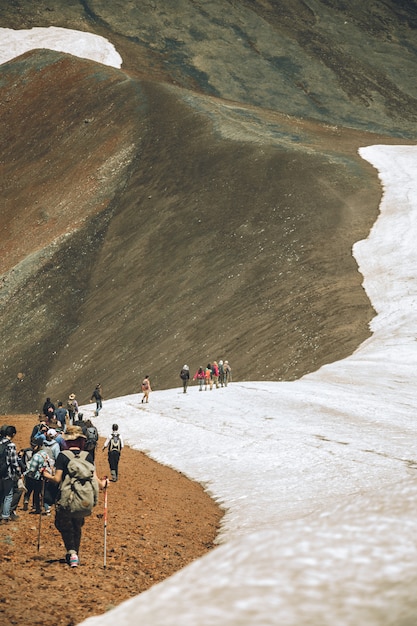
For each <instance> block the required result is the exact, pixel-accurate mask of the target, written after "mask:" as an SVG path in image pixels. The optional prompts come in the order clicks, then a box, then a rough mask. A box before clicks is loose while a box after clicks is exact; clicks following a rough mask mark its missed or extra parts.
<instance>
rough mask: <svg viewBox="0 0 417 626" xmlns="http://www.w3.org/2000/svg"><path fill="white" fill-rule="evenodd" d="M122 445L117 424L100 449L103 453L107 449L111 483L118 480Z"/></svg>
mask: <svg viewBox="0 0 417 626" xmlns="http://www.w3.org/2000/svg"><path fill="white" fill-rule="evenodd" d="M123 445H124V444H123V438H122V436H121V435H120V434H119V427H118V425H117V424H113V426H112V433H111V435H110V436H109V437H107V439H106V441H105V442H104V445H103V448H102V449H103V451H104V450H105V449H106V448H107V449H108V455H107V458H108V460H109V466H110V473H111V480H112V482H116V481H117V480H118V478H119V461H120V454H121V452H122V449H123Z"/></svg>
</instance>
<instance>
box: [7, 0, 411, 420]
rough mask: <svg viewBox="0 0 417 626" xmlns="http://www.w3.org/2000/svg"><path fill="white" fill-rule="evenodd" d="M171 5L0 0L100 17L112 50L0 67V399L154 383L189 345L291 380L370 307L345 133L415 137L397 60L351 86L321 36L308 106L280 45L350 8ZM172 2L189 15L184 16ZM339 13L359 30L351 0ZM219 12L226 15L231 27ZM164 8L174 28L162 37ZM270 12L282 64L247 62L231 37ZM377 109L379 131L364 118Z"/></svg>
mask: <svg viewBox="0 0 417 626" xmlns="http://www.w3.org/2000/svg"><path fill="white" fill-rule="evenodd" d="M177 4H178V6H177V9H178V11H177V13H173V12H172V11H173V9H172V7H173V5H172V4H170V3H166V4H165V5H164V3H159V4H158V9H157V8H156V6H153V3H146V2H145V3H141V4H140V6H139V4H138V3H129V7H130V9H129V11H127V12H126V14H123V13H122V12H120V11H118V10H117V9H118V6H119V5H118V3H117V2H116V3H112V9H110V8H109V5H108V3H101V2H90V3H87V2H83V3H76V2H74V3H64V2H63V3H60V2H56V3H55V4H54V9H53V10H47V5H46V4H45V3H44V2H42V1H41V2H39V3H36V6H35V5H33V3H26V2H24V1H22V2H19V3H14V4H13V6H9V7H8V9H6V8H5V7H2V8H1V9H0V21H1V25H2V26H9V27H10V26H13V27H18V26H19V27H28V26H33V25H37V26H45V25H48V24H55V25H60V26H69V27H72V28H82V29H87V30H92V31H94V32H97V33H99V34H103V35H105V36H107V37H108V38H109V39H110V40H112V41H113V43H115V45H116V46H117V47H118V49H119V51H120V52H121V54H122V55H123V58H124V61H125V62H124V66H123V68H122V70H116V69H111V68H107V67H105V66H102V65H99V64H96V63H94V62H91V61H86V60H81V59H78V58H76V57H72V56H69V55H65V54H61V53H55V52H50V51H33V52H31V53H28V54H26V55H24V56H23V57H20V58H19V59H16V60H15V61H12V62H9V63H7V64H4V65H3V66H1V68H0V71H1V83H0V101H1V104H2V116H1V117H0V126H1V133H0V142H1V144H0V152H1V161H2V164H1V167H2V198H3V203H2V210H1V229H2V255H1V269H0V272H1V274H2V288H1V291H0V302H1V312H0V314H1V321H2V324H1V328H0V341H1V345H2V354H3V369H2V374H1V376H0V391H1V394H0V398H1V401H0V402H1V403H0V408H1V410H3V411H8V412H11V411H31V410H37V409H39V408H40V406H41V402H42V400H43V399H44V396H45V395H50V396H51V397H53V398H54V399H58V398H61V399H64V398H65V397H66V395H67V394H68V393H69V392H72V391H75V392H76V393H77V396H78V398H79V400H80V401H81V402H86V401H87V400H88V398H89V396H90V394H91V391H92V389H93V387H94V385H95V383H96V382H97V381H98V380H99V381H100V382H101V384H102V385H103V388H104V389H105V393H106V395H107V397H109V396H116V395H123V394H126V393H132V392H134V391H137V390H138V385H139V381H140V379H141V377H142V376H143V375H144V374H145V373H149V374H150V375H151V377H152V380H153V383H154V387H155V388H165V387H170V386H174V385H177V384H178V380H179V379H178V372H179V369H180V367H181V366H182V365H183V363H185V362H187V363H189V364H190V367H191V368H192V369H194V368H197V367H198V366H199V365H205V364H206V363H207V362H209V361H211V360H212V359H215V358H217V359H219V358H229V360H230V362H231V363H232V366H233V369H234V373H235V376H236V378H239V379H258V380H259V379H269V380H277V379H284V378H285V379H294V378H296V377H298V376H300V375H302V374H303V373H306V372H308V371H311V370H314V369H316V368H317V367H319V366H320V365H322V364H324V363H327V362H330V361H332V360H334V359H337V358H341V357H343V356H346V355H348V354H350V353H351V352H352V350H354V349H355V348H356V346H357V345H358V344H359V343H360V341H362V340H363V339H364V338H365V337H366V336H367V335H368V332H369V331H368V322H369V320H370V319H371V317H372V315H373V311H372V308H371V306H370V303H369V301H368V299H367V297H366V295H365V293H364V291H363V289H362V287H361V282H362V277H361V276H360V274H359V273H358V271H357V266H356V263H355V261H354V259H353V258H352V253H351V248H352V244H353V243H354V242H355V241H357V240H358V239H361V238H363V237H366V236H367V233H368V231H369V228H370V227H371V225H372V223H373V221H374V219H375V217H376V214H377V208H378V204H379V200H380V196H381V189H380V185H379V182H378V179H377V176H376V172H375V171H374V170H373V169H372V168H371V167H370V166H369V165H368V164H367V163H365V162H364V161H362V160H361V159H360V158H359V156H358V154H357V149H358V147H360V146H361V145H368V144H372V143H380V142H384V143H387V142H395V141H398V140H397V139H396V138H395V137H390V136H389V130H388V126H389V124H391V127H392V132H393V135H403V136H404V137H405V138H407V137H408V139H403V140H402V141H408V140H411V139H412V133H411V130H410V128H411V127H412V126H413V124H414V118H413V115H414V110H415V108H413V106H411V104H412V103H413V102H414V101H413V97H414V96H413V92H412V90H413V89H415V86H414V85H413V86H410V85H411V83H410V84H408V83H407V84H406V82H407V81H405V78H404V77H405V71H403V70H401V71H400V72H398V75H397V79H396V83H395V89H393V90H390V89H388V88H387V89H386V90H385V92H384V95H383V96H382V95H380V96H378V97H376V98H374V99H372V98H370V97H368V96H369V94H368V96H366V97H365V96H364V97H363V98H362V100H361V98H360V97H358V94H359V93H360V92H361V93H363V94H364V93H365V92H363V91H362V87H361V86H360V80H362V78H360V72H358V82H357V88H358V89H357V92H356V93H353V91H352V92H349V93H348V91H349V90H347V88H345V87H346V85H347V82H346V84H345V86H343V80H342V78H343V77H345V78H346V72H347V69H346V67H345V65H344V64H343V63H342V58H341V57H340V59H339V60H338V61H337V59H336V52H334V54H333V57H332V58H333V61H332V63H333V69H332V72H333V78H332V80H330V79H329V80H327V78H326V76H327V74H326V72H328V71H329V66H330V65H331V61H330V59H329V57H328V56H326V59H327V60H326V62H323V60H322V61H320V63H319V65H320V68H321V70H320V71H322V72H324V73H323V74H322V75H320V76H319V75H318V74H316V75H314V74H313V73H312V74H311V76H312V77H313V76H315V78H314V83H315V85H316V87H317V89H318V87H320V89H321V90H322V91H323V92H326V98H327V99H328V103H329V104H328V106H327V105H326V107H325V108H323V107H322V106H321V105H320V106H318V104H317V103H318V101H319V98H316V96H315V95H314V94H313V93H312V91H311V89H310V88H309V87H308V88H307V87H306V85H305V84H304V83H302V82H301V83H300V84H299V85H298V86H297V76H298V74H299V73H297V72H294V68H292V66H291V65H289V64H288V59H290V58H291V59H292V61H293V62H294V64H295V62H296V60H297V59H298V60H297V63H298V64H301V65H300V67H301V66H302V68H303V73H306V72H308V71H309V68H310V69H311V70H313V69H314V68H315V67H316V65H315V63H316V61H314V63H313V64H312V65H310V66H309V63H310V61H309V59H310V60H311V55H310V56H309V55H304V52H305V50H306V49H307V48H308V47H309V46H310V48H311V46H312V45H313V43H312V41H313V39H312V33H313V31H314V32H316V36H317V37H318V34H317V33H318V32H319V31H320V32H322V31H323V29H325V24H328V28H327V31H326V32H327V36H328V37H330V35H331V33H332V32H333V31H334V28H335V26H334V25H335V24H336V21H337V19H339V18H340V16H343V15H344V16H345V17H346V18H347V17H348V16H346V10H345V9H343V10H342V8H335V7H333V8H330V7H329V6H328V3H325V2H304V3H301V2H300V3H292V4H291V3H284V2H281V3H278V2H276V3H246V2H240V3H235V2H234V3H226V4H227V5H228V6H229V4H230V7H231V11H230V12H229V15H227V14H226V12H225V10H224V4H225V3H223V4H222V5H221V7H222V9H221V16H220V15H217V17H216V18H215V17H214V16H213V15H214V13H213V12H214V8H215V5H216V3H210V4H209V7H207V10H203V7H202V5H201V3H197V2H191V3H187V2H180V3H177ZM162 5H163V6H164V12H163V11H162V8H161V6H162ZM252 5H253V6H252ZM251 6H252V9H251ZM152 7H153V8H152ZM187 7H192V10H193V11H194V13H192V16H194V17H195V19H194V17H193V21H192V24H191V22H190V20H191V17H190V20H189V22H190V23H189V22H184V20H183V19H182V18H181V19H180V17H181V16H183V14H184V10H185V9H186V8H187ZM217 7H218V8H219V10H220V7H219V5H217ZM230 7H229V8H230ZM119 8H120V7H119ZM139 9H141V10H140V11H139ZM151 9H152V10H151ZM232 9H233V10H232ZM296 9H297V11H298V12H297V14H295V13H294V11H295V10H296ZM355 11H356V13H355ZM375 11H376V8H375ZM378 11H379V13H376V12H374V13H373V14H372V20H374V22H375V24H376V23H377V22H378V23H381V24H382V23H383V24H384V25H385V26H384V28H382V26H381V28H380V29H379V30H378V29H376V27H375V28H374V31H375V32H371V30H372V29H371V23H368V28H367V30H366V36H367V37H368V38H369V37H373V40H374V41H378V42H379V44H378V45H380V46H383V45H384V46H385V45H387V46H388V44H389V42H390V39H389V37H388V32H389V33H391V36H392V33H397V34H398V33H399V32H401V33H402V37H403V41H406V39H407V36H408V37H409V40H410V41H411V40H412V37H413V34H414V30H413V28H414V21H413V19H414V18H413V15H414V14H413V11H412V10H411V9H410V11H409V12H408V13H407V11H406V10H405V9H403V8H401V6H400V3H398V2H397V3H384V5H383V7H382V8H381V7H380V8H379V9H378ZM195 12H197V13H198V18H199V19H198V20H197V17H196V13H195ZM381 12H382V13H383V14H384V16H385V17H384V20H385V21H382V22H381V19H382V17H381V16H382V13H381ZM249 13H250V16H249ZM291 15H292V16H293V17H294V25H293V28H292V27H291V19H290V18H291ZM377 15H378V16H379V17H378V19H377ZM139 17H141V19H142V21H141V22H140V26H139V21H140V20H139ZM295 17H296V19H295ZM203 18H205V20H206V21H205V22H204V21H202V20H203ZM181 20H182V21H181ZM233 20H234V21H233ZM239 20H240V22H239ZM259 20H261V22H262V23H261V22H259ZM326 20H327V22H326ZM349 20H350V22H349V23H352V24H353V25H354V27H355V29H356V30H357V31H358V33H359V31H363V32H365V29H364V17H363V11H362V9H360V7H359V4H358V5H357V6H356V3H353V4H352V8H351V15H350V17H349ZM349 20H348V21H349ZM372 20H371V21H372ZM232 21H233V23H234V24H236V23H238V22H239V23H240V24H241V25H245V28H246V29H249V30H251V32H252V39H251V40H250V41H249V40H248V39H247V38H246V39H245V38H244V37H243V35H242V33H243V31H242V32H238V31H237V29H236V27H235V28H234V29H232V28H231V22H232ZM372 23H373V22H372ZM255 24H256V30H254V28H255ZM302 25H303V28H307V26H308V27H309V29H310V31H309V32H310V36H309V38H308V37H307V35H306V32H307V31H303V32H304V39H303V38H302V37H301V30H300V29H301V26H302ZM348 26H349V24H348ZM215 27H216V28H220V27H221V30H222V32H223V33H226V31H227V33H229V34H230V33H231V32H232V31H233V32H234V38H231V39H230V40H229V39H227V41H226V43H225V47H224V48H223V47H221V46H220V47H219V46H218V45H217V43H216V41H217V39H216V37H214V31H215ZM263 28H264V30H263ZM172 29H174V30H175V29H176V33H177V44H176V47H175V46H174V44H173V43H172V44H171V45H170V46H168V43H167V42H168V41H170V40H171V39H172V32H171V31H172ZM242 29H243V26H242ZM269 29H273V30H274V32H275V33H284V31H285V36H286V37H288V38H291V39H292V41H293V42H295V41H297V46H298V48H297V50H298V52H297V53H296V52H295V47H291V48H287V57H288V59H287V62H285V63H284V60H283V59H282V58H281V57H280V58H281V61H280V62H279V63H278V62H276V63H275V66H274V68H275V70H274V71H275V74H274V76H278V75H279V80H278V79H277V80H275V79H274V80H272V78H271V75H270V74H268V73H262V72H261V71H260V69H259V67H258V66H257V65H256V63H255V61H254V57H253V58H252V55H249V56H250V61H249V57H248V59H247V64H246V65H245V64H244V63H243V60H241V61H239V62H237V61H236V60H235V57H234V56H233V55H234V54H235V55H236V54H237V53H238V51H239V50H240V48H241V45H242V43H241V41H242V37H243V39H244V40H245V41H246V44H245V46H246V48H247V49H248V50H250V51H251V52H252V53H255V56H258V57H259V58H262V59H265V54H264V53H262V54H261V53H260V50H259V49H258V48H256V46H255V45H254V41H255V38H254V37H255V33H256V34H257V40H256V41H257V42H258V43H260V42H264V45H265V46H266V41H267V39H268V34H267V33H269V32H270V30H269ZM216 32H217V31H216ZM355 32H356V31H355ZM134 33H136V35H135V34H134ZM152 33H153V34H154V37H153V38H152V37H151V34H152ZM180 34H181V37H182V39H181V38H180ZM203 34H204V38H203ZM212 34H213V38H212V37H211V35H212ZM277 36H278V35H277ZM170 37H171V39H170ZM187 37H191V39H192V40H193V42H194V43H193V46H194V45H195V46H197V43H198V46H197V47H196V48H195V50H194V48H193V47H192V46H191V44H190V43H189V41H188V39H187ZM358 37H359V35H358ZM180 39H181V41H182V43H181V46H180V45H179V43H178V42H179V41H180ZM203 39H204V41H205V45H204V46H203V45H202V42H203ZM301 39H302V40H303V41H304V43H305V45H304V46H303V47H302V48H303V50H304V52H303V55H304V56H303V55H301V52H300V50H299V46H300V40H301ZM391 39H392V37H391ZM210 41H211V43H212V46H211V47H210V45H209V44H210ZM307 41H309V42H310V43H309V46H307V44H306V42H307ZM355 41H356V40H352V46H351V48H350V52H349V54H350V55H352V54H353V51H354V49H355V47H357V44H355V45H354V43H355ZM358 41H359V40H358ZM362 41H365V39H363V40H362ZM161 42H164V45H165V49H164V54H162V51H161V49H160V47H161V46H162V43H161ZM270 45H271V46H272V47H273V45H274V44H273V41H271V42H270ZM282 45H284V44H283V43H282ZM285 45H287V44H285ZM317 45H319V44H317ZM341 45H342V44H341ZM346 45H347V43H346V42H345V43H344V44H343V46H342V47H343V48H344V52H345V53H346V49H345V46H346ZM293 46H295V43H293ZM395 46H396V47H395ZM395 46H394V47H392V48H391V51H392V52H393V59H392V61H390V63H385V65H384V64H383V63H381V65H380V68H379V69H380V71H381V72H385V77H386V79H387V80H388V78H387V76H388V74H390V75H392V76H391V77H393V76H394V74H395V72H394V69H393V68H394V66H395V62H394V61H395V59H394V56H395V54H396V52H395V51H396V50H397V48H398V46H400V43H399V39H396V41H395ZM178 47H180V49H181V50H182V54H181V55H179V53H178ZM400 47H401V46H400ZM197 48H198V50H197ZM406 48H407V55H411V54H412V51H411V46H407V45H405V44H404V46H403V48H402V49H403V50H405V49H406ZM192 50H194V52H192ZM315 50H316V54H315V57H316V59H317V58H318V57H319V56H320V55H319V54H318V48H315ZM321 50H322V54H323V55H324V54H326V55H331V52H329V50H330V49H329V48H326V47H324V46H322V48H321ZM326 50H327V52H326ZM381 50H382V48H381ZM186 51H188V52H187V54H186ZM197 52H198V54H197ZM394 52H395V54H394ZM298 54H300V55H301V56H302V58H301V56H300V57H298V56H297V55H298ZM373 54H374V53H373V52H372V54H371V55H370V59H369V62H370V61H371V58H373ZM198 55H199V57H198ZM361 55H362V56H363V52H361ZM361 55H359V56H358V64H359V62H360V60H361V59H362V56H361ZM407 55H406V56H405V57H403V61H404V63H405V65H407V64H408V62H409V58H410V57H409V56H407ZM214 56H215V57H216V63H217V64H215V65H212V62H213V57H214ZM191 58H192V59H193V60H194V61H193V63H194V65H193V68H191V67H190V62H189V59H191ZM197 58H198V59H199V63H200V65H201V67H200V71H199V72H197V71H196V68H197V62H196V59H197ZM277 58H278V57H277ZM396 58H397V59H398V60H397V64H398V65H399V66H400V65H401V63H400V60H399V56H398V57H396ZM381 59H382V57H381ZM353 61H354V57H353V56H352V63H353ZM231 64H232V65H231ZM203 65H204V67H205V68H206V69H204V71H203V69H201V68H202V66H203ZM270 65H271V62H270ZM353 65H354V63H353ZM353 65H352V66H351V67H352V68H353ZM232 66H233V68H234V70H233V71H234V72H235V73H236V76H237V77H238V78H236V81H237V82H239V85H240V86H239V88H237V87H236V85H237V82H236V81H235V83H234V85H235V87H233V84H232V82H231V80H230V75H231V73H230V72H231V69H230V68H231V67H232ZM271 66H272V65H271ZM338 67H340V68H341V69H340V73H339V74H338V72H337V68H338ZM358 67H359V65H358ZM384 67H385V69H384ZM210 68H211V69H210ZM206 70H207V71H206ZM342 70H343V71H342ZM203 74H204V76H203ZM368 78H369V76H368ZM243 79H244V80H243ZM311 80H313V78H311ZM363 80H365V78H364V79H363ZM215 82H216V84H217V86H216V87H215V88H214V87H213V85H214V83H215ZM376 82H377V83H378V84H381V85H382V83H383V82H384V81H382V80H381V81H380V80H379V78H378V80H377V81H376ZM249 83H251V84H252V87H253V89H252V88H251V89H250V88H249V87H248V84H249ZM335 83H337V88H336V87H335V86H334V85H335ZM375 84H376V83H375ZM384 84H386V85H387V84H388V83H384ZM390 84H391V83H390ZM392 84H393V83H392ZM303 85H304V86H303ZM294 89H295V90H296V91H297V92H298V94H297V96H296V94H295V91H294ZM255 92H256V94H257V97H256V98H255V97H253V94H254V93H255ZM379 93H380V92H379ZM251 94H252V95H251ZM268 94H269V96H268ZM313 96H314V97H313ZM410 98H411V100H410ZM309 102H315V104H314V106H313V105H311V106H313V108H311V106H310V104H308V103H309ZM297 103H298V104H297ZM407 103H408V104H407ZM409 105H410V106H409ZM297 107H301V108H299V109H298V108H297ZM319 109H320V111H321V113H320V114H318V111H319ZM288 112H291V113H292V115H291V116H290V115H288ZM295 113H297V114H298V115H299V117H295V116H294V115H295ZM346 116H348V117H346ZM309 118H310V119H309ZM348 118H349V119H348ZM317 120H322V121H317ZM323 120H326V123H324V122H323ZM349 120H350V121H349ZM355 120H359V122H360V123H356V121H355ZM376 120H378V123H376ZM341 122H344V123H345V126H346V128H343V127H342V126H341ZM348 126H351V128H347V127H348ZM355 126H357V127H358V129H357V130H355V129H354V127H355ZM376 128H378V129H379V130H380V131H381V132H382V130H383V129H385V132H386V133H387V134H386V135H382V134H380V135H376V134H375V133H374V134H371V133H369V132H365V129H368V130H375V129H376ZM18 374H24V377H23V380H19V378H20V377H19V378H18V376H17V375H18Z"/></svg>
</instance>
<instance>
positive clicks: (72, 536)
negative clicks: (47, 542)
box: [55, 505, 84, 554]
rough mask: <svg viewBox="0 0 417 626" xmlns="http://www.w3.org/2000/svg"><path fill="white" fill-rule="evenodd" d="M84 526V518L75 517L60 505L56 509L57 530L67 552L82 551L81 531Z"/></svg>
mask: <svg viewBox="0 0 417 626" xmlns="http://www.w3.org/2000/svg"><path fill="white" fill-rule="evenodd" d="M83 526H84V517H74V516H73V514H72V513H71V512H70V511H67V510H66V509H63V508H62V507H60V506H59V505H57V507H56V515H55V528H56V529H57V530H59V532H60V533H61V537H62V541H63V542H64V546H65V549H66V551H67V552H70V551H71V550H72V551H75V552H76V553H77V554H78V552H79V550H80V543H81V529H82V527H83Z"/></svg>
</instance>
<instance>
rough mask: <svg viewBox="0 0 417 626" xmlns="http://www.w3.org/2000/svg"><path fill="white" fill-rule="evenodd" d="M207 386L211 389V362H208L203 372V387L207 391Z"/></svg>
mask: <svg viewBox="0 0 417 626" xmlns="http://www.w3.org/2000/svg"><path fill="white" fill-rule="evenodd" d="M207 387H210V391H211V390H212V389H213V379H212V371H211V364H210V363H209V364H208V365H207V367H206V369H205V372H204V389H205V390H206V391H207Z"/></svg>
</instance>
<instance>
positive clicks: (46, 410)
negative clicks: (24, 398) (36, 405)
mask: <svg viewBox="0 0 417 626" xmlns="http://www.w3.org/2000/svg"><path fill="white" fill-rule="evenodd" d="M42 413H43V414H44V415H45V417H46V421H47V422H48V423H49V420H50V419H51V417H53V415H55V405H54V403H53V402H51V398H46V400H45V402H44V405H43V408H42Z"/></svg>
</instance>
